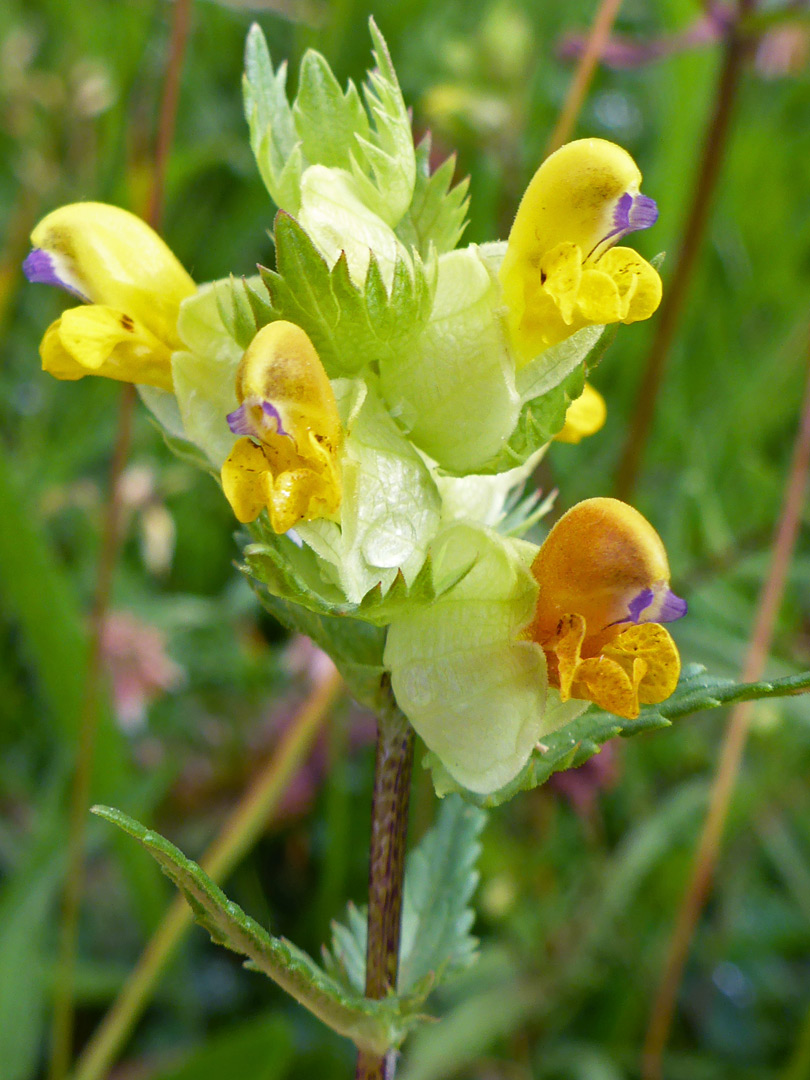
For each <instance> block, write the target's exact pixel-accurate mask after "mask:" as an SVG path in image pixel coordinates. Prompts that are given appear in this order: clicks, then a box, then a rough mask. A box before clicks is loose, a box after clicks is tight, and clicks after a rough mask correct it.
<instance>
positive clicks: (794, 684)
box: [642, 664, 810, 723]
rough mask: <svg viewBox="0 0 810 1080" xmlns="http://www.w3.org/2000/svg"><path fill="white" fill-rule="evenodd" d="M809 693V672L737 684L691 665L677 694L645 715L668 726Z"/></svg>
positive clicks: (646, 710) (644, 711)
mask: <svg viewBox="0 0 810 1080" xmlns="http://www.w3.org/2000/svg"><path fill="white" fill-rule="evenodd" d="M808 692H810V671H803V672H802V673H801V674H799V675H788V676H786V677H785V678H782V679H770V680H761V681H760V682H751V683H735V682H734V680H733V679H721V678H717V677H716V676H712V675H707V674H706V673H705V669H704V668H703V667H701V666H700V665H697V664H695V665H692V666H691V667H690V668H689V669H688V670H687V672H686V673H685V677H684V678H682V679H681V681H680V682H679V683H678V688H677V690H676V691H675V693H674V694H673V695H672V696H671V697H669V698H667V700H666V701H663V702H662V703H661V704H660V705H648V706H646V708H644V709H642V715H644V714H647V715H649V716H650V717H652V716H653V715H657V716H659V717H660V718H661V719H662V720H663V721H664V722H665V723H669V722H670V721H672V720H677V719H679V718H680V717H682V716H689V715H690V713H695V712H702V711H703V710H704V709H718V708H720V707H721V706H725V705H736V704H738V703H739V702H741V701H759V700H760V699H762V698H777V697H789V696H791V695H793V694H806V693H808Z"/></svg>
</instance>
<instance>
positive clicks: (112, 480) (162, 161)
mask: <svg viewBox="0 0 810 1080" xmlns="http://www.w3.org/2000/svg"><path fill="white" fill-rule="evenodd" d="M191 3H192V0H176V3H175V6H174V15H173V19H172V30H171V44H170V48H169V59H168V62H167V68H166V81H165V84H164V91H163V98H162V102H161V111H160V122H159V130H158V140H157V147H156V150H155V161H154V173H153V182H152V197H151V200H150V206H149V221H150V224H152V225H153V226H156V225H157V224H158V220H159V217H160V209H161V207H162V204H163V186H164V173H165V167H166V160H167V157H168V151H169V146H170V143H171V138H172V134H173V132H174V121H175V116H176V114H177V99H178V94H179V85H180V70H181V67H182V63H183V56H184V54H185V47H186V41H187V39H188V27H189V13H190V10H191ZM135 398H136V393H135V387H134V386H132V385H130V384H126V385H125V386H124V387H123V389H122V390H121V396H120V399H119V407H118V428H117V433H116V439H115V448H114V450H113V456H112V461H111V464H110V474H109V483H108V492H109V494H108V499H107V506H106V511H105V516H104V523H103V526H102V538H101V551H100V554H99V564H98V575H97V578H96V590H95V596H94V599H93V608H92V613H91V620H90V638H89V644H88V657H87V671H86V675H85V688H84V697H83V701H82V710H81V716H80V718H79V744H78V749H77V756H76V772H75V774H74V778H73V784H72V788H71V793H70V810H69V818H68V843H67V847H68V853H67V874H66V878H65V891H64V894H63V898H62V912H61V918H60V925H59V946H58V955H57V969H56V970H57V976H56V985H55V990H54V1003H53V1007H54V1011H53V1022H52V1028H51V1053H50V1060H49V1064H48V1077H49V1080H62V1078H63V1077H64V1076H65V1075H66V1073H67V1071H68V1068H69V1065H70V1059H71V1056H72V1053H73V1026H74V1001H73V989H74V977H75V969H76V955H77V949H78V929H79V909H80V905H81V896H82V889H83V886H84V842H85V831H86V822H87V810H88V807H89V805H90V786H91V781H92V775H93V758H94V751H95V743H96V732H97V729H98V720H99V705H100V702H101V695H102V677H103V671H102V667H103V665H102V653H101V642H102V634H103V630H104V622H105V619H106V616H107V612H108V610H109V606H110V595H111V592H112V582H113V576H114V573H115V565H116V563H117V561H118V551H119V548H120V543H121V517H122V515H121V476H122V474H123V471H124V467H125V465H126V462H127V458H128V457H129V448H130V443H131V436H132V417H133V413H134V409H135Z"/></svg>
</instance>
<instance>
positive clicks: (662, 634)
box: [602, 623, 681, 705]
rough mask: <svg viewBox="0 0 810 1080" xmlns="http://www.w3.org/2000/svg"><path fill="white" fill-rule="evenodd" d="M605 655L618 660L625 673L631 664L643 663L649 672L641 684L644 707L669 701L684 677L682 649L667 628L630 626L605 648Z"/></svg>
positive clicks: (640, 692)
mask: <svg viewBox="0 0 810 1080" xmlns="http://www.w3.org/2000/svg"><path fill="white" fill-rule="evenodd" d="M602 655H603V656H607V657H609V658H611V659H612V660H615V661H616V662H617V663H618V664H620V665H621V667H623V668H624V669H625V671H628V667H629V665H630V664H632V663H637V662H638V661H639V660H643V662H644V664H645V671H644V674H643V675H642V677H641V679H640V680H639V681H638V684H637V690H638V699H639V701H640V702H641V704H642V705H657V704H658V703H659V702H661V701H665V700H666V699H667V698H668V697H669V695H670V694H671V693H672V692H673V690H674V689H675V687H676V686H677V685H678V678H679V676H680V674H681V658H680V655H679V653H678V647H677V646H676V644H675V642H674V641H673V640H672V635H671V634H670V633H669V631H668V630H667V629H666V627H664V626H660V625H659V624H658V623H642V624H640V625H639V626H630V627H628V629H627V630H624V631H623V632H622V633H621V634H619V636H618V637H617V638H616V639H615V640H614V641H612V642H611V643H610V644H609V645H606V646H605V647H604V649H603V650H602ZM628 673H629V672H628Z"/></svg>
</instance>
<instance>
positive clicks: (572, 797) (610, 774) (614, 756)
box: [549, 742, 621, 817]
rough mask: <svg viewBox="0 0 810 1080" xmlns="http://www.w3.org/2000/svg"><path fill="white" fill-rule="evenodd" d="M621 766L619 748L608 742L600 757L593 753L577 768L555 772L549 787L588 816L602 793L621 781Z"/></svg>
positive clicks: (584, 815) (583, 815)
mask: <svg viewBox="0 0 810 1080" xmlns="http://www.w3.org/2000/svg"><path fill="white" fill-rule="evenodd" d="M620 771H621V764H620V760H619V754H618V747H617V746H616V745H615V743H613V742H607V743H605V745H604V746H603V747H602V749H601V751H600V752H599V753H598V754H594V756H593V757H592V758H589V759H588V760H587V761H586V762H585V763H584V764H583V765H580V766H579V768H578V769H566V770H565V771H564V772H558V773H554V775H553V776H552V777H551V779H550V780H549V786H550V787H551V788H552V790H553V791H555V792H556V794H558V795H562V796H563V797H564V798H566V799H567V800H568V802H569V803H570V804H571V806H572V807H573V809H574V810H575V811H576V812H577V813H578V814H579V815H580V816H581V817H586V816H587V815H589V814H590V812H591V811H592V809H593V805H594V803H595V802H596V797H597V795H598V794H599V792H600V791H606V790H609V789H610V788H612V787H613V785H614V784H615V783H616V781H617V780H618V779H619V773H620Z"/></svg>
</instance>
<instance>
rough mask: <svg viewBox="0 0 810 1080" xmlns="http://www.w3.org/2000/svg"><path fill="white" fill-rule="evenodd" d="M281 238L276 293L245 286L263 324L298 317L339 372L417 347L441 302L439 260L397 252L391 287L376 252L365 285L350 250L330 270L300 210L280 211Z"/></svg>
mask: <svg viewBox="0 0 810 1080" xmlns="http://www.w3.org/2000/svg"><path fill="white" fill-rule="evenodd" d="M275 238H276V267H277V268H276V270H268V269H265V268H262V269H261V275H262V280H263V282H264V284H265V286H266V288H267V291H268V293H269V300H268V299H266V298H264V297H261V296H259V295H258V294H257V293H256V292H255V291H254V290H253V289H251V288H250V287H249V286H247V285H245V286H244V288H245V290H246V298H247V302H248V304H249V305H250V306H251V309H252V314H253V318H254V323H255V327H256V330H258V329H260V328H261V327H262V326H264V325H266V324H267V323H269V322H273V321H275V320H276V319H288V320H289V321H290V322H294V323H295V324H296V325H297V326H300V327H301V328H302V329H303V330H304V331H305V332H306V333H307V334H308V335H309V337H310V339H311V341H312V344H313V345H314V346H315V348H316V350H317V352H318V356H319V357H320V359H321V363H322V364H323V366H324V368H325V369H326V373H327V375H328V376H329V377H330V378H332V379H334V378H340V377H341V376H347V375H355V374H357V373H358V372H360V371H361V370H363V369H364V368H368V367H369V366H370V365H377V364H379V363H381V362H385V361H393V360H395V359H396V358H397V357H398V356H400V355H401V354H403V353H407V352H408V351H409V350H410V349H411V348H412V347H413V345H414V343H415V342H416V340H417V339H418V337H419V335H420V334H421V333H422V330H423V328H424V327H425V325H426V324H427V321H428V319H429V317H430V312H431V308H432V306H433V295H434V291H435V284H436V273H435V263H433V262H430V263H428V264H423V263H422V261H421V259H419V258H418V257H416V258H414V261H413V265H412V266H410V265H408V263H407V262H406V261H405V259H404V258H402V257H399V258H397V260H396V262H395V264H394V271H393V280H392V284H391V287H390V289H387V288H386V286H385V283H384V281H383V277H382V274H381V272H380V268H379V264H378V262H377V259H376V258H375V256H374V255H373V254H372V256H371V258H370V261H369V266H368V273H367V276H366V281H365V286H364V288H360V287H358V286H357V285H355V284H354V282H353V281H352V279H351V277H350V275H349V266H348V262H347V259H346V256H345V254H342V255H341V256H340V258H338V260H337V262H336V263H335V265H334V266H333V267H332V269H331V270H330V269H329V266H328V265H327V263H326V261H325V260H324V258H323V256H322V255H321V254H320V252H319V251H318V249H317V248H316V247H315V245H314V244H313V243H312V241H311V240H310V238H309V236H308V234H307V233H306V232H305V230H304V229H303V228H302V227H301V225H300V224H299V223H298V222H297V221H296V220H295V218H292V217H290V216H289V215H288V214H284V213H279V214H278V215H277V216H276V223H275ZM254 333H255V330H254Z"/></svg>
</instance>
